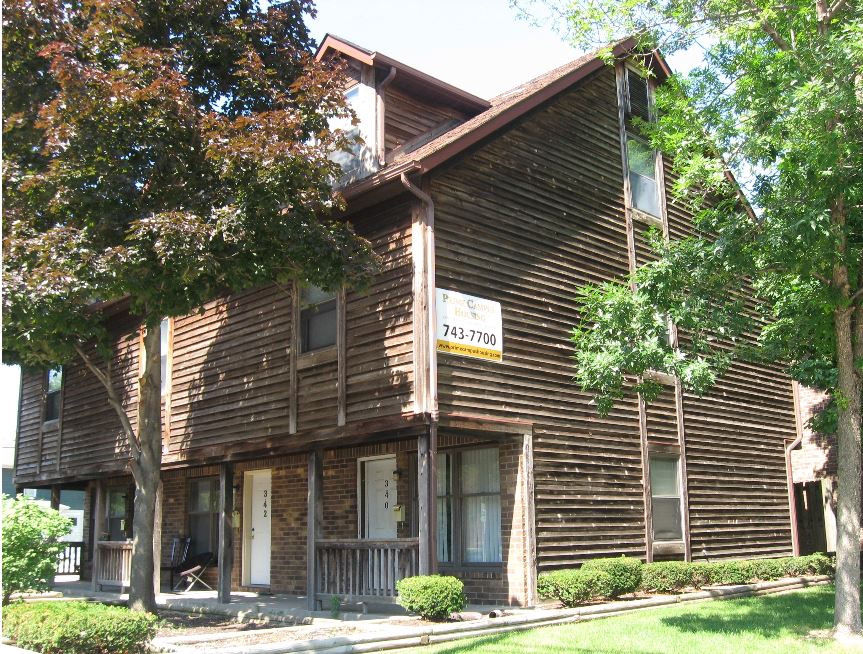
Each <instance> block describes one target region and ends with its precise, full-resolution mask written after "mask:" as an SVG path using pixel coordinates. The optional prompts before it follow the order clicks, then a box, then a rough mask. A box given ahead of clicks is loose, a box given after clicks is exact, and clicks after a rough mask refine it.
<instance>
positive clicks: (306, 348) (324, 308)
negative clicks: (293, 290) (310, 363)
mask: <svg viewBox="0 0 863 654" xmlns="http://www.w3.org/2000/svg"><path fill="white" fill-rule="evenodd" d="M335 344H336V294H335V293H332V292H329V291H324V290H323V289H320V288H318V287H317V286H310V287H309V288H304V289H303V290H302V292H301V294H300V352H301V353H302V352H313V351H314V350H320V349H323V348H325V347H329V346H331V345H335Z"/></svg>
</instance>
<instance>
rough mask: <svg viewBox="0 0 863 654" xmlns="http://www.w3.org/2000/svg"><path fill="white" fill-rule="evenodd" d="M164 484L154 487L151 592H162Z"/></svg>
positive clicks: (156, 593)
mask: <svg viewBox="0 0 863 654" xmlns="http://www.w3.org/2000/svg"><path fill="white" fill-rule="evenodd" d="M163 491H164V484H162V480H161V479H160V480H159V485H158V486H157V487H156V509H155V512H154V515H153V593H154V594H155V595H158V594H159V593H161V592H162V498H163V497H164V493H163Z"/></svg>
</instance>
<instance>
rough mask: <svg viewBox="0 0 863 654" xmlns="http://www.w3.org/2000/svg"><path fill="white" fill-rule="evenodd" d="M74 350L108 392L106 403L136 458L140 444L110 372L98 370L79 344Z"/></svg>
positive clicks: (134, 458) (139, 453) (133, 458)
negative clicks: (113, 413)
mask: <svg viewBox="0 0 863 654" xmlns="http://www.w3.org/2000/svg"><path fill="white" fill-rule="evenodd" d="M75 351H76V352H77V353H78V356H80V357H81V360H82V361H84V365H85V366H87V369H88V370H89V371H90V372H92V373H93V375H94V376H95V377H96V379H98V380H99V382H100V383H101V384H102V386H104V387H105V391H106V392H107V393H108V404H110V405H111V408H113V409H114V412H115V413H116V414H117V417H118V418H120V424H121V425H122V427H123V433H124V434H125V435H126V440H127V441H128V442H129V449H130V450H132V460H133V461H135V460H137V459H138V457H139V456H140V455H141V445H140V443H138V438H137V435H136V434H135V430H134V429H132V423H131V421H130V420H129V416H128V415H127V414H126V410H125V409H124V408H123V403H122V402H121V401H120V398H119V397H117V391H116V390H115V389H114V384H112V383H111V375H110V373H109V374H105V373H104V372H102V371H101V370H99V368H98V366H96V364H95V363H94V362H93V359H92V358H90V355H88V354H87V353H86V352H85V351H84V348H82V347H81V346H80V345H75ZM110 369H111V364H110V363H109V364H108V370H109V371H110Z"/></svg>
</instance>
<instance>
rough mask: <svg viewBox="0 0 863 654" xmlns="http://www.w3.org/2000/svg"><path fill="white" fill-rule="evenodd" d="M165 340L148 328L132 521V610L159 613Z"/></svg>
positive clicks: (140, 384)
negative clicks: (156, 552)
mask: <svg viewBox="0 0 863 654" xmlns="http://www.w3.org/2000/svg"><path fill="white" fill-rule="evenodd" d="M160 348H161V338H160V334H159V327H158V325H157V326H156V327H147V328H146V331H145V333H144V338H143V351H142V352H141V365H142V366H143V368H142V370H141V376H140V378H139V379H138V440H139V443H140V455H139V456H138V458H137V459H133V460H132V474H133V476H134V477H135V516H134V519H133V521H132V528H133V530H134V536H135V538H134V541H133V545H132V576H131V581H130V586H129V608H131V609H132V610H134V611H150V612H154V611H155V610H156V595H155V591H154V588H153V575H154V570H153V561H154V557H153V531H154V520H155V516H156V500H157V497H158V490H159V479H160V472H161V464H162V394H161V376H162V368H161V351H160Z"/></svg>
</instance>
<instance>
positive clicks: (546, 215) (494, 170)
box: [432, 70, 645, 569]
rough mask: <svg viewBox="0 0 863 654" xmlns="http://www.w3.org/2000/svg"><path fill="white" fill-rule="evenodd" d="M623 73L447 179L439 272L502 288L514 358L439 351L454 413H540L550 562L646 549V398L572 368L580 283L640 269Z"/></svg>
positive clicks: (593, 81) (589, 85) (591, 85)
mask: <svg viewBox="0 0 863 654" xmlns="http://www.w3.org/2000/svg"><path fill="white" fill-rule="evenodd" d="M622 174H623V173H622V169H621V159H620V146H619V137H618V128H617V108H616V104H615V83H614V76H613V74H612V73H611V71H610V70H608V71H602V72H601V73H599V74H597V75H594V76H593V77H591V78H590V79H589V80H587V81H585V82H584V83H583V84H582V85H581V86H580V87H579V88H578V89H577V90H574V91H570V92H567V93H566V94H564V95H563V96H561V97H560V99H559V100H557V101H554V102H552V103H551V104H549V105H546V106H545V107H543V108H540V109H539V110H537V111H536V112H535V113H533V114H532V115H531V116H530V117H528V118H527V119H526V120H522V121H520V122H519V123H518V124H517V125H516V126H515V127H514V128H512V129H510V130H508V131H507V132H505V133H504V134H502V135H501V136H500V137H498V138H496V139H494V140H493V141H491V142H489V143H487V144H486V145H484V146H483V147H481V148H479V149H478V150H476V151H474V152H473V153H472V154H471V155H469V156H467V157H466V158H464V159H463V160H461V161H460V162H459V163H458V164H457V165H456V166H454V167H453V168H451V169H450V170H448V171H447V172H445V173H444V174H443V175H441V176H440V177H437V178H435V179H433V182H432V193H433V198H434V200H435V207H436V214H435V225H436V253H437V254H436V257H437V262H436V263H437V286H438V288H449V289H454V290H458V291H462V292H466V293H470V294H473V295H478V296H480V297H485V298H489V299H492V300H497V301H499V302H500V303H501V306H502V310H503V325H504V343H503V348H504V353H503V362H502V363H490V362H484V361H481V360H478V359H466V358H460V357H456V356H452V355H445V354H439V355H438V376H439V382H438V383H439V391H438V392H439V398H440V411H441V414H445V413H448V412H463V413H471V414H483V415H489V416H499V417H508V418H520V419H524V420H531V421H534V462H535V501H536V530H537V545H538V548H537V554H538V561H539V567H540V569H550V568H554V567H565V566H569V565H573V564H576V563H578V562H580V561H583V560H584V559H587V558H592V557H597V556H603V555H608V554H612V553H622V552H625V553H628V554H632V555H635V556H640V555H642V554H643V552H644V549H645V541H644V507H643V503H642V494H643V488H642V482H641V449H640V434H639V427H638V404H637V401H636V400H634V399H632V398H629V399H627V400H624V401H621V402H619V403H618V405H617V406H616V407H615V409H614V410H613V411H612V412H611V414H610V415H609V416H608V417H607V418H605V419H599V418H598V417H597V415H596V411H595V407H594V406H593V405H592V404H591V403H590V399H591V397H590V394H589V393H583V392H582V391H581V390H580V389H579V388H578V387H577V386H576V385H575V384H573V382H572V377H573V367H572V344H571V342H570V341H569V337H568V336H569V331H570V329H571V328H572V326H573V325H575V324H576V323H577V321H578V313H577V311H576V301H575V297H576V292H577V289H578V287H579V286H581V285H583V284H588V283H596V282H602V281H607V280H610V279H613V278H619V277H621V276H623V275H624V274H625V273H626V272H627V269H628V264H627V245H626V232H625V224H624V220H623V184H622V181H621V180H622Z"/></svg>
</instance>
